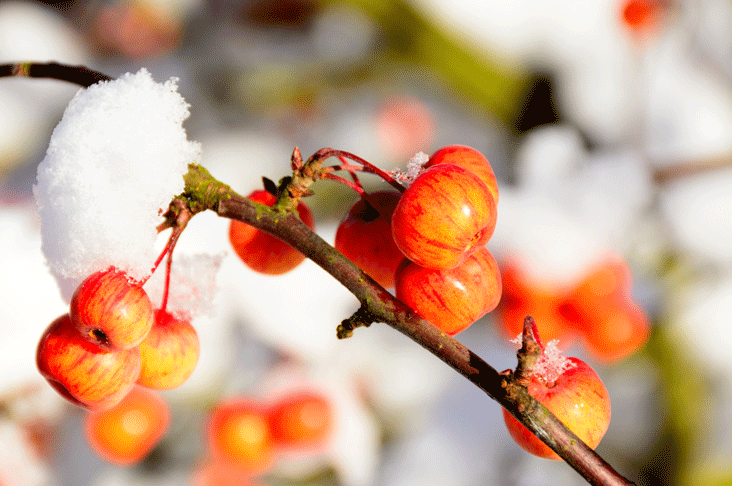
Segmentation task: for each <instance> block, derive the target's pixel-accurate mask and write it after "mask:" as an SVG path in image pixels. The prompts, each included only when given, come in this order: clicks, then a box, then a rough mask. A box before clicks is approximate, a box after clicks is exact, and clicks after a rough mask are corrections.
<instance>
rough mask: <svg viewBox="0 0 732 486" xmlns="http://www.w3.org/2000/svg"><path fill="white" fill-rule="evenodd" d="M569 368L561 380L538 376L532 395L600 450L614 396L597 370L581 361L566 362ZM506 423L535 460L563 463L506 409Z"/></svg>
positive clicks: (561, 373)
mask: <svg viewBox="0 0 732 486" xmlns="http://www.w3.org/2000/svg"><path fill="white" fill-rule="evenodd" d="M562 359H565V360H566V364H565V365H564V366H563V367H562V368H561V369H560V370H559V372H558V376H551V377H548V376H547V375H545V374H543V373H540V372H534V374H533V375H532V376H531V379H530V381H529V384H528V392H529V394H530V395H531V396H532V397H534V398H535V399H537V400H538V401H539V402H541V403H542V404H543V405H544V406H545V407H546V408H547V409H549V411H550V412H552V413H553V414H554V415H555V416H556V417H557V418H558V419H559V420H561V421H562V423H564V425H566V426H567V428H568V429H569V430H571V431H572V432H574V433H575V434H576V435H577V436H578V437H579V438H580V439H582V441H583V442H584V443H586V444H587V445H588V446H590V447H591V448H593V449H594V448H595V447H597V445H598V444H599V443H600V440H601V439H602V437H603V436H604V435H605V432H606V431H607V428H608V426H609V425H610V396H609V395H608V392H607V389H606V388H605V385H604V384H603V383H602V380H601V379H600V377H599V376H598V375H597V373H596V372H595V370H593V369H592V368H590V366H589V365H588V364H587V363H585V362H584V361H582V360H580V359H578V358H562ZM503 419H504V421H505V423H506V427H507V428H508V432H509V433H510V434H511V437H512V438H513V439H514V440H515V441H516V442H517V443H518V445H520V446H521V447H522V448H523V449H524V450H526V451H527V452H530V453H531V454H534V455H535V456H539V457H543V458H546V459H554V460H559V459H560V457H559V456H558V455H557V454H556V453H555V452H554V451H552V450H551V449H550V448H549V447H548V446H547V445H546V444H544V443H543V442H542V441H541V440H539V439H538V438H537V437H536V436H534V434H532V433H531V432H530V431H529V430H528V429H527V428H526V427H524V426H523V425H522V424H521V423H520V422H519V421H518V420H517V419H516V418H515V417H514V416H513V415H511V414H510V413H509V412H508V411H506V409H503Z"/></svg>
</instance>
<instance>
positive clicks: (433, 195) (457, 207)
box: [391, 164, 497, 270]
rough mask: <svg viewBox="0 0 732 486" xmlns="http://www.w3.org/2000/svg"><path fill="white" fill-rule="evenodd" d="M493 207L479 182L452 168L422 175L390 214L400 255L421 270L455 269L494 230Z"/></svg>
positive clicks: (433, 169)
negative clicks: (420, 267) (422, 268)
mask: <svg viewBox="0 0 732 486" xmlns="http://www.w3.org/2000/svg"><path fill="white" fill-rule="evenodd" d="M496 217H497V214H496V203H495V200H494V198H493V196H492V195H491V193H490V191H489V190H488V188H487V187H486V185H485V184H484V183H483V182H482V181H481V180H480V178H479V177H478V176H477V175H475V174H473V173H472V172H470V171H469V170H467V169H464V168H463V167H460V166H457V165H455V164H438V165H435V166H433V167H430V168H429V169H427V170H425V171H424V172H422V173H421V174H420V175H419V176H417V178H416V179H415V180H414V182H412V184H411V185H410V186H409V187H408V188H407V189H406V191H404V193H403V194H402V197H401V198H400V199H399V203H398V204H397V207H396V209H394V214H393V215H392V226H391V227H392V236H393V237H394V242H395V243H396V245H397V247H399V249H400V250H401V251H402V253H403V254H404V256H406V257H407V258H409V259H410V260H412V261H413V262H415V263H417V264H418V265H420V266H423V267H426V268H432V269H435V270H445V269H449V268H455V267H456V266H458V265H459V264H460V263H462V262H463V261H465V259H466V258H467V257H468V256H470V254H471V253H473V252H474V251H476V250H477V249H478V248H480V247H483V246H484V245H485V244H486V243H487V242H488V240H489V239H490V237H491V236H492V235H493V231H494V230H495V227H496Z"/></svg>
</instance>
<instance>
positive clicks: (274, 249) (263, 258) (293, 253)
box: [229, 189, 315, 275]
mask: <svg viewBox="0 0 732 486" xmlns="http://www.w3.org/2000/svg"><path fill="white" fill-rule="evenodd" d="M247 198H248V199H250V200H252V201H254V202H258V203H261V204H264V205H265V206H270V207H271V206H274V204H275V203H276V202H277V198H276V197H275V196H273V195H272V194H270V193H269V192H267V191H265V190H263V189H260V190H256V191H254V192H252V193H251V194H249V196H247ZM297 213H298V215H299V216H300V219H301V220H302V221H303V223H305V224H306V225H308V226H309V227H310V229H314V228H315V219H314V218H313V213H312V211H310V208H309V207H308V206H307V205H306V204H305V203H303V202H300V203H299V204H298V205H297ZM229 242H230V243H231V246H232V247H233V248H234V251H235V252H236V254H237V255H239V258H241V260H242V261H243V262H244V263H245V264H246V265H247V266H248V267H249V268H251V269H252V270H254V271H255V272H259V273H262V274H265V275H282V274H283V273H287V272H289V271H290V270H292V269H294V268H295V267H297V266H298V265H300V264H301V263H302V262H303V261H304V260H305V256H304V255H303V254H302V253H300V252H299V251H297V250H296V249H294V248H293V247H291V246H290V245H288V244H287V243H285V242H284V241H282V240H280V239H279V238H276V237H274V236H272V235H269V234H267V233H264V232H263V231H260V230H258V229H257V228H255V227H253V226H250V225H248V224H246V223H242V222H241V221H234V220H232V221H231V223H230V224H229Z"/></svg>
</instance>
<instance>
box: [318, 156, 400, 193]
mask: <svg viewBox="0 0 732 486" xmlns="http://www.w3.org/2000/svg"><path fill="white" fill-rule="evenodd" d="M324 150H328V152H326V153H327V154H329V155H328V157H332V156H337V157H339V158H341V160H343V159H342V157H345V158H347V159H351V160H352V161H354V162H356V163H358V164H361V165H360V166H358V165H343V166H341V168H342V170H348V171H352V170H354V171H360V172H370V173H372V174H376V175H378V176H379V177H381V178H382V179H384V181H385V182H386V183H388V184H389V185H390V186H392V187H393V188H395V189H396V190H397V191H399V192H404V191H405V190H406V188H405V187H404V186H403V185H401V184H400V183H399V181H397V180H396V179H394V177H392V175H391V174H389V173H388V172H385V171H383V170H381V169H379V168H378V167H376V166H375V165H374V164H372V163H371V162H368V161H367V160H364V159H362V158H361V157H359V156H358V155H354V154H352V153H350V152H346V151H344V150H336V149H324Z"/></svg>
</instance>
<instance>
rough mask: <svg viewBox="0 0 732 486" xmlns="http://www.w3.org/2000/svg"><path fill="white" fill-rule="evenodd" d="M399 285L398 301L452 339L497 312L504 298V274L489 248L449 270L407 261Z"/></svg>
mask: <svg viewBox="0 0 732 486" xmlns="http://www.w3.org/2000/svg"><path fill="white" fill-rule="evenodd" d="M395 282H396V285H395V291H396V297H397V299H399V300H401V301H402V302H404V303H405V304H407V305H408V306H410V307H411V308H413V309H414V310H416V311H417V312H418V313H419V315H421V316H422V317H424V318H425V319H427V320H428V321H430V322H431V323H432V324H434V325H435V326H437V327H439V328H440V329H442V330H443V331H445V332H446V333H447V334H449V335H451V336H453V335H455V334H457V333H459V332H460V331H463V330H464V329H466V328H467V327H468V326H470V325H471V324H472V323H473V322H475V321H476V320H478V319H480V318H481V317H483V316H484V315H485V314H487V313H488V312H490V311H492V310H493V309H495V308H496V306H497V305H498V302H499V300H500V299H501V272H500V271H499V269H498V264H497V263H496V260H495V258H493V255H491V253H490V252H489V251H488V249H487V248H485V247H481V248H480V249H478V250H477V251H476V252H474V253H473V254H472V255H470V257H468V259H467V260H465V261H464V262H463V263H461V264H460V265H458V266H457V267H455V268H452V269H449V270H431V269H429V268H424V267H421V266H419V265H417V264H416V263H414V262H410V261H409V260H407V259H405V260H404V262H403V263H402V264H401V265H400V266H399V268H398V269H397V271H396V277H395Z"/></svg>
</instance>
